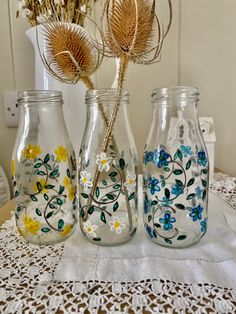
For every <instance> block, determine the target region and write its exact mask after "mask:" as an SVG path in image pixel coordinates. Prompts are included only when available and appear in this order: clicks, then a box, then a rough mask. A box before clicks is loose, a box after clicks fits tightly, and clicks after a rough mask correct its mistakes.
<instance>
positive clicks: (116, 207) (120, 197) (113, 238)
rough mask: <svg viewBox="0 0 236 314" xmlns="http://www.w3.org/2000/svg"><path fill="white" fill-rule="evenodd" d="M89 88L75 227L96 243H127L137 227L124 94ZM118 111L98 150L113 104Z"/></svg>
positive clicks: (131, 147) (132, 157)
mask: <svg viewBox="0 0 236 314" xmlns="http://www.w3.org/2000/svg"><path fill="white" fill-rule="evenodd" d="M117 93H118V91H117V90H115V89H110V90H94V91H88V92H87V95H86V103H87V112H88V114H87V124H86V129H85V133H84V137H83V141H82V146H81V150H80V160H81V164H80V169H79V187H80V188H79V199H80V227H81V230H82V232H83V234H84V235H85V237H86V238H87V239H88V240H89V241H91V242H93V243H96V244H98V245H104V246H115V245H119V244H122V243H124V242H127V241H128V240H130V239H131V238H132V236H133V235H134V233H135V231H136V229H137V219H138V212H137V188H138V184H137V181H138V176H137V152H136V147H135V142H134V138H133V133H132V130H131V127H130V124H129V118H128V113H127V104H128V101H129V95H128V92H126V91H123V92H122V94H121V95H120V96H117ZM117 101H118V102H119V111H118V114H117V117H116V122H115V125H114V128H113V132H112V136H111V137H110V141H109V145H108V147H107V149H106V150H105V151H102V147H103V143H104V138H105V134H106V130H107V125H108V123H109V120H110V118H111V114H112V110H113V108H114V105H115V104H116V102H117Z"/></svg>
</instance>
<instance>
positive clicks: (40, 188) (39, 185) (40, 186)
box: [36, 182, 42, 192]
mask: <svg viewBox="0 0 236 314" xmlns="http://www.w3.org/2000/svg"><path fill="white" fill-rule="evenodd" d="M36 185H37V189H38V191H39V192H40V191H41V190H42V185H41V183H40V182H37V183H36Z"/></svg>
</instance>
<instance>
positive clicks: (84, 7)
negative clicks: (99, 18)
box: [80, 4, 87, 13]
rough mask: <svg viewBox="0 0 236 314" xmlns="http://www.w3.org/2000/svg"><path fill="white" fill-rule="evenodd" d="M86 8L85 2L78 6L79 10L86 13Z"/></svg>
mask: <svg viewBox="0 0 236 314" xmlns="http://www.w3.org/2000/svg"><path fill="white" fill-rule="evenodd" d="M86 9H87V7H86V4H84V5H82V6H81V7H80V11H81V12H84V13H86Z"/></svg>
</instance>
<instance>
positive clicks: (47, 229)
mask: <svg viewBox="0 0 236 314" xmlns="http://www.w3.org/2000/svg"><path fill="white" fill-rule="evenodd" d="M41 231H42V232H44V233H48V232H49V231H50V229H49V228H42V229H41Z"/></svg>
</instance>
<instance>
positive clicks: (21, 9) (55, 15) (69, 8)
mask: <svg viewBox="0 0 236 314" xmlns="http://www.w3.org/2000/svg"><path fill="white" fill-rule="evenodd" d="M96 1H97V0H18V11H17V17H21V18H26V19H27V20H28V21H29V23H30V24H31V25H32V26H35V25H38V24H41V23H42V21H45V20H47V21H61V22H68V23H74V24H78V25H81V26H83V25H84V18H85V16H86V15H87V14H89V13H90V12H91V5H92V3H93V2H96Z"/></svg>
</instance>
